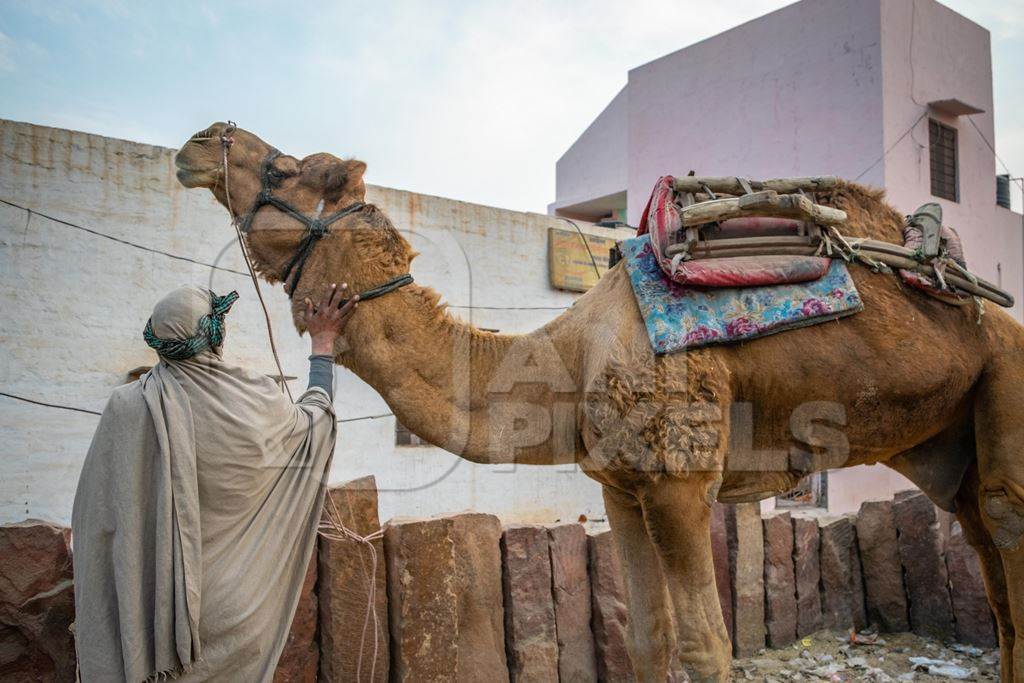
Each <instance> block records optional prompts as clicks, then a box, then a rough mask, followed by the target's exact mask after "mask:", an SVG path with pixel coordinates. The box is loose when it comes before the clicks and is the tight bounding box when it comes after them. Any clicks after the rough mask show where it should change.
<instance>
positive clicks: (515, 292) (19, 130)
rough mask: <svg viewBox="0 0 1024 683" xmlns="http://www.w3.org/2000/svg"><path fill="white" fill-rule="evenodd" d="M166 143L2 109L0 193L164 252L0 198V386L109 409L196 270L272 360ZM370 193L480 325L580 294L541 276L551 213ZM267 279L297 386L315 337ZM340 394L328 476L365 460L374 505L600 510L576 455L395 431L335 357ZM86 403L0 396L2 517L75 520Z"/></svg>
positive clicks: (574, 513)
mask: <svg viewBox="0 0 1024 683" xmlns="http://www.w3.org/2000/svg"><path fill="white" fill-rule="evenodd" d="M174 153H175V150H172V149H165V148H161V147H153V146H150V145H143V144H138V143H134V142H127V141H124V140H115V139H111V138H105V137H100V136H96V135H88V134H85V133H76V132H72V131H67V130H59V129H54V128H45V127H41V126H34V125H30V124H26V123H16V122H12V121H3V120H0V199H4V200H6V201H9V202H13V203H15V204H19V205H21V206H24V207H29V208H31V209H33V210H34V211H38V212H41V213H45V214H47V215H49V216H52V217H55V218H59V219H62V220H66V221H69V222H72V223H75V224H77V225H80V226H83V227H87V228H90V229H94V230H98V231H101V232H103V233H106V234H108V235H110V236H113V237H115V238H117V239H118V240H125V241H127V242H131V243H133V244H135V245H140V246H144V247H146V248H148V249H153V250H158V251H161V252H165V253H157V252H156V251H146V250H144V249H140V248H137V247H135V246H131V245H130V244H125V243H123V242H115V241H111V240H110V239H107V238H104V237H101V236H98V235H95V234H90V233H88V232H83V231H82V230H79V229H75V228H72V227H69V226H67V225H62V224H60V223H57V222H54V221H52V220H49V219H47V218H44V217H42V216H40V215H38V214H35V213H28V212H26V211H24V210H21V209H18V208H14V207H11V206H8V205H5V204H0V301H2V304H0V392H4V393H6V394H12V395H15V396H20V397H23V398H28V399H31V400H36V401H41V402H44V403H51V404H57V405H61V406H67V407H71V408H79V409H84V410H85V411H93V412H99V411H102V410H103V406H104V404H105V403H106V400H107V398H108V397H109V395H110V392H111V390H113V389H114V388H115V387H117V386H118V385H120V384H122V383H124V382H126V381H129V379H130V378H131V373H132V371H133V370H137V369H138V368H140V367H146V366H151V365H152V364H153V363H154V362H155V361H156V355H155V354H154V353H153V352H152V351H151V350H150V349H149V348H148V347H147V346H146V344H145V343H144V342H143V340H142V336H141V335H142V328H143V326H144V325H145V322H146V319H147V318H148V316H149V313H150V311H151V310H152V306H153V304H154V303H155V302H156V301H157V300H158V299H159V298H160V297H161V296H163V295H164V294H165V293H167V292H168V291H169V290H170V289H172V288H174V287H177V286H179V285H182V284H189V283H199V284H204V285H206V286H209V287H210V288H211V289H213V290H215V291H218V292H226V291H230V290H232V289H237V290H238V292H239V293H240V294H241V295H242V298H241V299H240V300H239V301H238V303H237V304H236V305H235V307H234V308H233V309H232V312H231V315H230V316H228V318H227V320H228V333H227V340H228V341H227V343H226V344H225V353H226V355H227V358H228V360H229V361H231V362H234V363H237V364H242V365H246V366H248V367H251V368H256V369H260V370H262V371H263V372H265V373H267V374H274V364H273V358H272V357H271V355H270V352H269V349H268V346H267V341H266V332H265V327H264V322H263V315H262V313H261V311H260V309H259V306H258V303H257V300H256V296H255V294H254V293H253V291H252V285H251V284H250V282H249V279H248V276H246V275H244V273H243V272H242V271H244V265H243V263H242V261H241V258H240V256H239V254H238V246H237V244H235V242H234V236H233V231H232V230H231V228H230V225H229V223H228V220H227V214H226V212H225V210H224V209H223V208H222V207H221V206H220V205H219V204H217V203H216V202H215V201H214V199H213V197H212V196H211V195H210V193H209V192H207V191H205V190H186V189H185V188H184V187H182V186H181V185H180V184H179V183H178V181H177V180H176V179H175V175H174V163H173V157H174ZM371 162H372V160H371ZM368 195H369V200H370V201H372V202H374V203H376V204H378V205H379V206H381V207H382V208H384V210H385V211H386V212H387V213H388V215H389V216H390V217H391V219H392V221H393V222H394V224H395V225H396V227H398V228H399V229H401V230H402V231H403V233H404V234H405V235H406V237H407V238H408V239H409V240H410V241H411V242H412V244H413V246H414V247H415V248H416V249H417V250H418V251H419V252H421V255H420V256H419V257H418V258H417V259H416V262H415V266H414V268H413V274H414V275H415V277H416V279H417V280H418V281H420V282H422V283H424V284H428V285H431V286H433V287H435V288H436V289H437V290H438V291H440V292H441V293H442V294H443V295H444V298H445V300H446V301H448V302H449V303H450V304H451V308H452V309H453V312H454V313H455V314H457V315H459V316H461V317H463V318H465V319H467V320H470V321H471V322H473V323H474V324H476V325H478V326H480V327H484V328H489V329H494V330H501V331H503V332H526V331H529V330H532V329H535V328H537V327H540V326H541V325H543V324H544V323H546V322H548V321H549V320H551V319H552V318H554V317H555V316H556V315H558V314H559V313H560V312H561V311H563V310H564V309H565V308H566V307H568V306H569V305H570V304H571V303H572V302H573V300H574V298H575V297H576V296H577V295H574V294H572V293H569V292H564V291H559V290H556V289H553V288H552V287H551V286H550V285H549V277H548V258H547V254H548V229H549V228H551V227H560V228H566V227H567V226H566V224H565V223H564V222H562V221H559V220H557V219H554V218H552V217H550V216H544V215H540V214H530V213H520V212H515V211H506V210H502V209H495V208H491V207H486V206H479V205H475V204H468V203H465V202H458V201H453V200H450V199H442V198H439V197H429V196H425V195H418V194H413V193H410V192H403V191H400V190H394V189H389V188H383V187H370V188H368ZM580 227H581V228H582V229H583V230H584V231H585V232H587V233H591V234H597V235H603V236H611V235H616V236H617V237H619V238H621V237H622V234H623V231H621V230H620V231H617V232H616V231H612V230H606V229H602V228H594V227H592V226H590V225H588V224H586V223H583V224H581V225H580ZM166 254H173V255H176V256H184V257H188V258H191V259H194V260H196V261H199V262H201V263H205V264H216V265H218V266H220V267H222V268H228V269H232V270H234V271H237V272H226V271H223V270H213V269H211V268H209V267H207V266H205V265H200V264H197V263H192V262H189V261H184V260H180V259H177V258H171V257H169V256H167V255H166ZM485 273H486V276H485V275H484V274H485ZM265 295H266V297H265V298H266V300H267V303H268V305H269V307H270V312H271V315H272V318H273V323H274V329H275V332H276V337H277V343H278V346H279V349H280V352H281V358H282V361H283V364H284V370H285V373H286V374H288V375H294V376H297V377H296V379H294V380H293V381H292V382H291V386H292V389H293V391H296V390H297V391H299V392H301V390H302V389H303V388H304V387H305V386H306V384H305V383H306V376H305V375H306V369H307V365H308V363H307V361H306V356H307V354H308V353H309V342H308V340H307V339H305V338H300V337H299V336H298V334H296V332H295V329H294V327H293V326H292V323H291V315H290V313H289V310H288V300H287V299H286V298H285V296H284V295H283V294H282V293H281V290H280V288H279V287H277V288H270V287H267V286H265ZM335 404H336V407H337V412H338V417H339V418H340V419H341V420H342V424H341V425H340V429H339V437H338V446H337V449H336V450H335V455H334V464H333V467H332V470H331V473H330V479H331V481H332V482H339V481H346V480H349V479H353V478H356V477H359V476H364V475H367V474H373V475H375V476H376V477H377V482H378V485H379V487H380V490H381V497H380V514H381V519H382V520H386V519H388V518H390V517H392V516H395V515H399V514H400V515H431V514H439V513H445V512H457V511H461V510H465V509H474V510H479V511H483V512H492V513H496V514H498V515H500V516H501V517H502V518H505V519H509V520H522V521H535V522H552V521H555V520H576V519H577V518H578V517H579V516H580V515H586V516H587V517H589V518H600V517H602V516H603V514H604V513H603V509H604V506H603V503H602V502H601V494H600V488H599V486H598V484H597V483H595V482H594V481H592V480H590V479H589V478H587V477H586V476H585V475H583V474H581V473H579V472H576V471H575V468H573V467H530V466H518V467H515V468H512V467H509V466H480V465H474V464H472V463H469V462H466V461H463V460H461V459H459V458H457V457H455V456H454V455H452V454H450V453H447V452H446V451H443V450H441V449H439V448H435V447H433V446H429V445H417V444H416V443H415V440H414V439H412V440H411V441H414V443H412V444H408V445H399V444H398V443H396V441H401V440H403V435H402V434H401V433H399V432H397V431H396V425H395V419H394V418H393V417H391V416H390V411H389V410H388V407H387V405H386V404H385V403H384V401H383V400H382V399H381V398H380V396H378V394H377V393H376V392H375V391H374V390H372V389H371V388H370V387H368V386H367V385H365V384H363V383H362V382H361V381H360V380H359V379H358V378H356V377H355V376H354V375H353V374H352V373H350V372H348V371H347V370H343V369H341V368H339V369H338V372H337V393H336V397H335ZM97 420H98V417H97V416H96V415H95V414H93V413H90V412H80V411H76V410H68V409H62V408H56V407H47V406H43V405H35V404H31V403H26V402H24V401H19V400H16V399H13V398H10V397H8V396H0V443H3V449H2V462H3V466H2V476H0V523H5V522H14V521H20V520H22V519H25V518H27V517H34V518H41V519H47V520H52V521H56V522H61V523H64V524H67V523H69V521H70V516H71V503H72V499H73V496H74V490H75V485H76V483H77V480H78V473H79V471H80V469H81V465H82V460H83V458H84V457H85V454H86V451H87V450H88V447H89V442H90V440H91V438H92V434H93V431H94V429H95V427H96V422H97ZM405 440H409V439H405Z"/></svg>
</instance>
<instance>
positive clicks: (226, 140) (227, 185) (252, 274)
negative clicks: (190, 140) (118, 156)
mask: <svg viewBox="0 0 1024 683" xmlns="http://www.w3.org/2000/svg"><path fill="white" fill-rule="evenodd" d="M235 128H236V126H235V124H234V123H232V122H231V121H228V127H227V128H226V129H224V132H223V133H222V134H221V136H220V148H221V159H222V161H223V164H224V197H225V199H226V204H227V205H228V215H230V216H231V227H233V228H234V229H235V237H237V238H238V248H239V249H241V251H242V260H244V261H245V268H246V270H248V271H249V278H250V279H251V280H252V286H253V288H254V289H255V290H256V297H257V298H258V299H259V301H260V307H261V308H262V309H263V319H264V320H265V321H266V323H267V339H269V340H270V352H271V353H272V354H273V355H274V364H275V365H277V376H278V378H279V380H280V384H281V387H282V388H283V389H284V392H285V393H286V394H287V395H288V400H289V401H291V402H292V403H294V402H295V398H294V397H293V396H292V390H291V387H289V386H288V381H287V380H286V379H285V378H284V368H283V367H281V358H280V356H279V355H278V353H277V344H276V343H275V342H274V326H273V325H272V324H271V322H270V311H268V310H267V302H266V301H264V300H263V292H262V291H261V290H260V280H259V278H258V277H256V270H255V269H254V268H253V267H252V259H251V258H250V257H249V250H248V249H247V248H246V246H245V240H244V239H242V231H241V230H240V229H239V228H238V219H237V218H235V212H234V210H233V209H232V208H231V178H230V174H229V171H228V151H229V150H230V149H231V145H233V144H234V142H235V139H234V138H232V137H231V134H232V133H234V132H235Z"/></svg>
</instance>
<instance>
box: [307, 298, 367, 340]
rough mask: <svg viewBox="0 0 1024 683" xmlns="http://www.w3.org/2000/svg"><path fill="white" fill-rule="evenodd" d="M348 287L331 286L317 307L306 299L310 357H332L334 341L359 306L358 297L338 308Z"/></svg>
mask: <svg viewBox="0 0 1024 683" xmlns="http://www.w3.org/2000/svg"><path fill="white" fill-rule="evenodd" d="M347 290H348V285H347V284H345V283H344V282H343V283H342V284H341V287H338V286H337V285H333V284H332V285H331V286H330V287H328V288H327V292H326V293H325V294H324V299H323V301H321V302H320V303H319V304H318V305H316V306H314V305H313V302H312V301H310V300H309V299H308V298H307V299H306V331H307V332H309V339H310V341H311V342H312V345H313V348H312V351H311V353H312V355H314V356H321V355H326V356H333V355H334V341H335V340H336V339H337V338H338V337H339V336H340V335H341V333H342V332H344V331H345V325H347V324H348V320H349V318H350V317H352V311H354V310H356V307H357V306H358V305H359V295H356V296H354V297H352V298H351V299H349V300H348V301H347V302H346V303H345V305H344V306H340V307H339V306H338V304H339V303H341V301H342V300H343V299H344V298H345V292H346V291H347Z"/></svg>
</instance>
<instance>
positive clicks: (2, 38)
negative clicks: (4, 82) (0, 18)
mask: <svg viewBox="0 0 1024 683" xmlns="http://www.w3.org/2000/svg"><path fill="white" fill-rule="evenodd" d="M0 71H6V72H8V73H13V72H15V71H17V67H16V66H15V64H14V41H13V40H12V39H11V37H10V36H8V35H7V34H5V33H3V32H2V31H0Z"/></svg>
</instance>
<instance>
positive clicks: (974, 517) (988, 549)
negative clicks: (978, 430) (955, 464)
mask: <svg viewBox="0 0 1024 683" xmlns="http://www.w3.org/2000/svg"><path fill="white" fill-rule="evenodd" d="M979 491H980V489H979V481H978V466H977V463H974V464H972V465H971V467H970V469H968V470H967V473H966V475H965V476H964V481H963V484H962V485H961V486H960V490H959V491H958V492H957V496H956V518H957V521H959V522H960V527H961V528H962V529H963V530H964V538H965V539H966V540H967V543H968V545H970V546H971V547H972V548H974V551H975V552H976V553H978V561H979V564H980V565H981V575H982V578H983V579H984V580H985V592H986V593H987V595H988V602H989V605H990V606H991V607H992V613H993V614H995V617H996V629H997V635H998V636H999V649H1000V654H1001V657H1002V664H1003V671H1002V678H1003V680H1005V681H1012V680H1013V677H1012V668H1011V667H1012V664H1013V645H1014V640H1015V636H1016V631H1015V630H1014V627H1013V617H1012V616H1011V614H1010V601H1009V596H1008V594H1007V589H1006V575H1005V574H1004V573H1003V559H1002V557H1001V556H1000V554H999V550H998V549H997V548H996V546H995V544H994V543H993V542H992V537H991V536H990V535H989V533H988V529H986V528H985V523H984V522H983V521H982V518H981V508H980V506H979V496H978V494H979Z"/></svg>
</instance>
